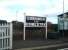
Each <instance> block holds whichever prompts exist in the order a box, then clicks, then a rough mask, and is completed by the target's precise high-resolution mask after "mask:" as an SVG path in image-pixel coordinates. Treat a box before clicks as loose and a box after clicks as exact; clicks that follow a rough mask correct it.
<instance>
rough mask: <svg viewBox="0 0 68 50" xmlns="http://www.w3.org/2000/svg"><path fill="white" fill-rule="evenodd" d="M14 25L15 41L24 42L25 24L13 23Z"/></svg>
mask: <svg viewBox="0 0 68 50" xmlns="http://www.w3.org/2000/svg"><path fill="white" fill-rule="evenodd" d="M12 24H13V40H22V39H23V28H24V23H23V22H19V21H12Z"/></svg>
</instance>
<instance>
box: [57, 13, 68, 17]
mask: <svg viewBox="0 0 68 50" xmlns="http://www.w3.org/2000/svg"><path fill="white" fill-rule="evenodd" d="M64 14H66V15H68V12H66V13H64ZM64 14H60V15H58V17H61V16H63V15H64Z"/></svg>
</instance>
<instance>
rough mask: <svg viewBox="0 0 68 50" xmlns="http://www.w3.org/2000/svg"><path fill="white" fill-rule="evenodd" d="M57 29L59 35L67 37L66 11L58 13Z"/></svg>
mask: <svg viewBox="0 0 68 50" xmlns="http://www.w3.org/2000/svg"><path fill="white" fill-rule="evenodd" d="M58 31H59V32H60V34H61V36H64V37H68V12H66V13H64V14H60V15H58Z"/></svg>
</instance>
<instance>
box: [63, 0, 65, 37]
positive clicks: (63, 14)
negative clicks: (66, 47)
mask: <svg viewBox="0 0 68 50" xmlns="http://www.w3.org/2000/svg"><path fill="white" fill-rule="evenodd" d="M63 18H65V16H64V0H63ZM63 38H64V20H63Z"/></svg>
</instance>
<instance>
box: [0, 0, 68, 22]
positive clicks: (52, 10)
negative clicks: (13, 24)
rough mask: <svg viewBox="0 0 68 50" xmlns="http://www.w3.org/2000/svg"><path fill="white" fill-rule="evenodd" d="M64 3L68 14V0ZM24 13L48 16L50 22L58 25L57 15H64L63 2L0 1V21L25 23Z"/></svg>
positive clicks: (32, 0)
mask: <svg viewBox="0 0 68 50" xmlns="http://www.w3.org/2000/svg"><path fill="white" fill-rule="evenodd" d="M64 1H65V4H64V5H65V6H64V7H65V12H67V10H68V0H64ZM16 12H17V13H16ZM24 13H26V15H35V16H48V19H47V20H48V21H51V22H52V23H57V15H58V14H61V13H63V0H0V19H3V20H7V21H9V22H10V21H12V20H18V21H24ZM16 14H17V15H16Z"/></svg>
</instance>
